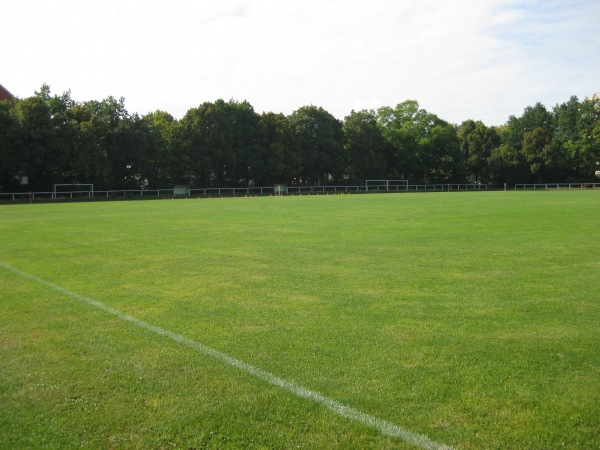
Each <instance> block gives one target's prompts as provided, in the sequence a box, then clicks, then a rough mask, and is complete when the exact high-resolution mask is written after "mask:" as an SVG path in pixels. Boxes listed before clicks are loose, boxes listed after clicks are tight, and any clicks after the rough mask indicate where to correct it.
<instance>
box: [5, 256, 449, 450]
mask: <svg viewBox="0 0 600 450" xmlns="http://www.w3.org/2000/svg"><path fill="white" fill-rule="evenodd" d="M0 267H2V268H3V269H5V270H7V271H9V272H12V273H15V274H17V275H19V276H21V277H22V278H25V279H27V280H30V281H34V282H36V283H38V284H41V285H43V286H46V287H48V288H50V289H52V290H54V291H56V292H58V293H60V294H63V295H66V296H68V297H71V298H74V299H76V300H79V301H81V302H83V303H86V304H88V305H90V306H93V307H95V308H98V309H100V310H102V311H104V312H106V313H108V314H111V315H113V316H115V317H118V318H119V319H122V320H124V321H126V322H129V323H131V324H134V325H136V326H138V327H140V328H143V329H145V330H148V331H150V332H152V333H154V334H157V335H159V336H162V337H165V338H168V339H170V340H172V341H175V342H178V343H180V344H183V345H185V346H187V347H189V348H192V349H194V350H197V351H199V352H200V353H203V354H204V355H207V356H210V357H213V358H215V359H217V360H219V361H221V362H223V363H225V364H227V365H229V366H232V367H235V368H237V369H239V370H241V371H243V372H246V373H248V374H250V375H252V376H254V377H256V378H258V379H260V380H263V381H265V382H267V383H268V384H271V385H274V386H277V387H279V388H281V389H283V390H285V391H287V392H289V393H291V394H294V395H296V396H298V397H301V398H305V399H308V400H312V401H314V402H316V403H318V404H320V405H321V406H324V407H326V408H328V409H329V410H331V411H332V412H334V413H335V414H337V415H338V416H341V417H345V418H347V419H351V420H354V421H355V422H359V423H361V424H363V425H366V426H368V427H371V428H375V429H377V430H378V431H379V432H380V433H382V434H384V435H386V436H389V437H395V438H399V439H401V440H403V441H404V442H407V443H409V444H412V445H415V446H417V447H419V448H421V449H424V450H438V449H439V450H442V449H444V450H451V449H452V448H451V447H449V446H447V445H444V444H441V443H438V442H436V441H433V440H431V439H430V438H428V437H427V436H425V435H422V434H419V433H415V432H412V431H408V430H406V429H404V428H402V427H400V426H398V425H396V424H393V423H391V422H388V421H386V420H384V419H380V418H377V417H375V416H371V415H369V414H367V413H364V412H362V411H359V410H358V409H355V408H353V407H351V406H347V405H344V404H342V403H340V402H338V401H337V400H334V399H332V398H329V397H326V396H324V395H322V394H319V393H318V392H316V391H312V390H310V389H307V388H305V387H302V386H300V385H298V384H295V383H292V382H289V381H286V380H284V379H282V378H279V377H277V376H276V375H274V374H272V373H270V372H266V371H264V370H262V369H259V368H258V367H255V366H252V365H250V364H248V363H245V362H244V361H241V360H239V359H236V358H234V357H233V356H230V355H228V354H227V353H223V352H220V351H218V350H215V349H214V348H212V347H209V346H206V345H204V344H202V343H200V342H198V341H194V340H193V339H189V338H186V337H185V336H183V335H180V334H177V333H174V332H172V331H169V330H166V329H164V328H160V327H157V326H155V325H152V324H150V323H148V322H144V321H143V320H140V319H137V318H136V317H133V316H130V315H129V314H125V313H123V312H121V311H119V310H117V309H115V308H112V307H110V306H108V305H105V304H104V303H102V302H99V301H97V300H94V299H92V298H89V297H85V296H83V295H80V294H77V293H76V292H72V291H69V290H67V289H64V288H62V287H60V286H58V285H56V284H53V283H51V282H49V281H46V280H44V279H43V278H39V277H37V276H35V275H32V274H29V273H27V272H23V271H21V270H19V269H17V268H15V267H12V266H10V265H8V264H4V263H1V262H0Z"/></svg>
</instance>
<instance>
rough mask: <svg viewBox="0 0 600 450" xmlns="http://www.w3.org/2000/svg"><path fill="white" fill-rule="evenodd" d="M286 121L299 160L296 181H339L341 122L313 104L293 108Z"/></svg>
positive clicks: (342, 156) (342, 159) (342, 161)
mask: <svg viewBox="0 0 600 450" xmlns="http://www.w3.org/2000/svg"><path fill="white" fill-rule="evenodd" d="M289 123H290V127H291V129H292V133H293V135H294V143H295V145H296V148H297V154H298V155H299V159H300V162H301V171H300V180H299V181H300V182H302V183H303V184H326V183H330V182H332V181H334V180H335V181H339V180H342V179H343V176H344V168H345V161H346V157H345V154H344V133H343V130H342V123H341V122H340V121H339V120H338V119H336V118H335V117H334V116H333V115H331V114H330V113H329V112H327V111H326V110H324V109H323V108H321V107H316V106H303V107H302V108H300V109H298V110H296V111H294V112H293V113H292V114H291V115H290V116H289Z"/></svg>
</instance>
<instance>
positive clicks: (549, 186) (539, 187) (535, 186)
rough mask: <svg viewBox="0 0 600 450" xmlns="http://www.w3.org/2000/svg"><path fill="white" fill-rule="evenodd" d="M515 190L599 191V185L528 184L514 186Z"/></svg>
mask: <svg viewBox="0 0 600 450" xmlns="http://www.w3.org/2000/svg"><path fill="white" fill-rule="evenodd" d="M515 189H516V190H527V189H529V190H548V189H600V183H534V184H532V183H530V184H515Z"/></svg>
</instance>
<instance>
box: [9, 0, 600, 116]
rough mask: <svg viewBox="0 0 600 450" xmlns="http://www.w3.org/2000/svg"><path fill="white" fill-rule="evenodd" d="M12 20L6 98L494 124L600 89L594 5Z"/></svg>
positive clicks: (14, 9) (17, 14) (21, 6)
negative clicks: (227, 106) (403, 112)
mask: <svg viewBox="0 0 600 450" xmlns="http://www.w3.org/2000/svg"><path fill="white" fill-rule="evenodd" d="M4 13H5V15H6V17H11V20H9V21H6V22H5V24H4V25H3V28H2V30H0V40H1V42H2V45H3V49H5V51H4V60H5V61H8V62H7V63H5V64H4V65H5V67H6V69H5V70H4V71H3V72H2V74H1V75H0V76H1V77H2V79H1V80H0V83H2V84H3V85H4V86H5V87H6V88H7V89H9V90H10V91H12V92H13V93H14V94H16V95H18V96H21V97H27V96H29V95H32V94H33V91H34V90H36V89H38V88H39V86H40V85H41V84H42V83H43V82H47V83H48V84H50V86H51V87H52V90H53V92H62V91H63V90H66V89H71V90H72V96H73V98H75V99H76V100H80V101H83V100H88V99H92V98H93V99H101V98H104V97H106V96H107V95H113V96H115V97H120V96H124V97H125V100H126V105H127V108H128V109H129V111H130V112H138V113H140V114H144V113H146V112H149V111H152V110H155V109H163V110H166V111H168V112H170V113H172V114H173V115H175V116H176V117H181V116H182V115H183V114H184V113H185V112H186V111H187V110H188V109H189V108H191V107H195V106H197V105H199V104H200V103H202V102H204V101H214V100H215V99H217V98H225V99H229V98H235V99H239V100H243V99H247V100H248V101H249V102H250V103H251V104H252V105H254V107H255V109H256V110H257V111H259V112H260V111H263V110H266V111H274V112H284V113H285V114H289V113H291V112H292V111H293V110H295V109H297V108H299V107H301V106H304V105H307V104H315V105H318V106H322V107H324V108H325V109H327V110H329V111H330V112H331V113H333V114H334V115H336V116H337V117H339V118H343V117H344V116H345V115H347V114H348V113H350V111H351V110H352V109H360V108H377V107H379V106H383V105H390V106H393V105H395V104H396V103H399V102H401V101H404V100H406V99H409V98H410V99H416V100H418V101H419V103H420V104H421V106H422V107H423V108H425V109H427V110H429V111H431V112H433V113H436V114H437V115H439V116H440V117H442V118H444V119H446V120H449V121H451V122H455V123H460V122H461V121H462V120H464V119H467V118H474V119H481V120H483V121H484V122H486V123H488V124H500V123H502V122H504V121H505V120H506V119H507V118H508V116H509V115H510V114H516V115H518V114H520V113H521V112H522V110H523V108H524V107H526V106H528V105H532V104H534V103H535V102H537V101H542V102H543V103H545V104H546V105H547V106H549V107H552V106H553V105H554V104H555V103H558V102H563V101H566V100H568V97H569V96H570V95H572V94H575V95H579V96H580V97H584V96H586V95H590V94H592V93H593V92H596V91H599V90H600V86H599V85H598V84H597V83H599V82H598V79H599V77H598V75H599V74H600V62H598V61H599V59H598V58H597V55H598V50H599V49H600V42H599V40H600V38H599V35H598V33H597V28H596V25H595V23H594V18H596V17H600V9H599V6H597V2H595V1H579V2H573V3H569V4H568V6H563V2H558V1H544V2H536V1H527V2H516V1H513V0H481V1H478V2H470V1H467V0H457V1H454V2H447V1H443V0H418V1H403V2H390V1H388V0H370V1H365V0H347V1H339V0H331V1H327V2H323V1H316V0H303V1H299V0H287V1H276V0H247V1H240V0H220V1H216V0H206V1H192V0H189V1H183V0H182V1H178V0H174V1H171V2H158V1H152V0H146V1H141V0H121V1H119V0H108V1H106V0H105V1H104V2H93V3H92V2H88V1H81V0H79V1H78V0H56V1H53V2H46V1H36V0H20V1H19V2H12V4H10V5H7V6H5V7H4Z"/></svg>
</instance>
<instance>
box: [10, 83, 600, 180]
mask: <svg viewBox="0 0 600 450" xmlns="http://www.w3.org/2000/svg"><path fill="white" fill-rule="evenodd" d="M599 119H600V101H599V100H598V99H597V98H596V99H586V100H583V101H580V100H579V99H578V98H577V97H575V96H573V97H571V98H570V99H569V100H568V101H567V102H565V103H562V104H560V105H559V104H557V105H556V106H555V107H554V108H553V109H552V110H548V109H547V108H546V107H545V106H544V105H542V104H541V103H536V104H535V105H534V106H529V107H527V108H525V110H524V111H523V113H522V115H521V116H519V117H517V116H510V117H509V118H508V121H507V122H506V124H505V125H502V126H486V125H485V124H484V123H482V122H481V121H475V120H466V121H464V122H463V123H461V124H460V125H455V124H451V123H448V122H447V121H445V120H443V119H441V118H439V117H438V116H436V115H435V114H433V113H430V112H428V111H426V110H424V109H421V108H420V107H419V104H418V102H416V101H414V100H407V101H405V102H403V103H400V104H398V105H396V106H395V107H387V106H386V107H382V108H379V109H377V110H362V111H352V112H350V114H349V115H348V116H346V117H345V118H344V120H343V121H340V120H338V119H336V118H335V117H334V116H333V115H331V114H330V113H329V112H327V111H326V110H324V109H323V108H321V107H317V106H303V107H301V108H299V109H298V110H296V111H294V112H293V113H291V114H290V115H287V116H286V115H284V114H278V113H272V112H265V113H262V114H258V113H257V112H255V111H254V109H253V107H252V105H251V104H250V103H248V102H247V101H243V102H239V101H235V100H229V101H224V100H217V101H215V102H205V103H202V104H201V105H200V106H198V107H195V108H191V109H189V110H188V111H187V113H186V114H185V115H184V116H183V117H182V118H181V119H180V120H177V119H175V118H174V117H173V116H172V115H170V114H169V113H167V112H165V111H155V112H152V113H149V114H146V115H143V116H140V115H138V114H130V113H129V112H128V111H127V110H126V108H125V100H124V99H123V98H120V99H115V98H113V97H108V98H106V99H103V100H101V101H97V100H90V101H85V102H77V101H75V100H73V99H72V98H71V95H70V92H65V93H63V94H61V95H52V94H51V92H50V88H49V87H48V86H47V85H43V86H42V87H41V89H40V91H39V92H38V91H36V92H35V94H34V95H33V96H31V97H29V98H25V99H15V100H12V101H2V102H0V190H3V191H5V192H17V191H24V190H29V191H44V190H51V189H52V186H53V185H54V184H58V183H93V184H94V185H95V188H96V189H97V190H103V189H156V188H172V187H173V185H176V184H185V185H189V186H190V187H246V186H271V185H273V184H275V183H288V184H292V185H294V184H295V185H319V184H320V185H323V184H362V183H363V182H364V180H365V179H408V180H410V182H411V184H419V183H424V184H431V183H485V184H490V185H492V186H502V185H503V184H504V183H507V184H509V185H512V184H514V183H541V182H569V181H573V182H592V181H598V179H597V178H596V176H595V171H597V170H600V167H598V164H599V161H600V120H599Z"/></svg>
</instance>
